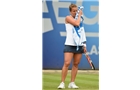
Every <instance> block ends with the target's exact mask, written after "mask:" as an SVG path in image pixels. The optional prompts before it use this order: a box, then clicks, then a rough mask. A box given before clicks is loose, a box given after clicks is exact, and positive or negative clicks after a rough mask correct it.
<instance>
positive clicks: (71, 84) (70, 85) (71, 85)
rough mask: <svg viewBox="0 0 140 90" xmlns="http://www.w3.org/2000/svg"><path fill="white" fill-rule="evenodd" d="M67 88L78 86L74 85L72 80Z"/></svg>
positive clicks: (76, 87)
mask: <svg viewBox="0 0 140 90" xmlns="http://www.w3.org/2000/svg"><path fill="white" fill-rule="evenodd" d="M68 88H74V89H78V88H79V87H78V86H76V85H75V83H74V82H71V83H69V86H68Z"/></svg>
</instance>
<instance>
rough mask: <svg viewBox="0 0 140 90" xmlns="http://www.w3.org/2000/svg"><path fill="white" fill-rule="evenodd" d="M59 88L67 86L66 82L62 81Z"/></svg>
mask: <svg viewBox="0 0 140 90" xmlns="http://www.w3.org/2000/svg"><path fill="white" fill-rule="evenodd" d="M57 88H58V89H63V88H65V83H64V82H61V83H60V85H59V86H58V87H57Z"/></svg>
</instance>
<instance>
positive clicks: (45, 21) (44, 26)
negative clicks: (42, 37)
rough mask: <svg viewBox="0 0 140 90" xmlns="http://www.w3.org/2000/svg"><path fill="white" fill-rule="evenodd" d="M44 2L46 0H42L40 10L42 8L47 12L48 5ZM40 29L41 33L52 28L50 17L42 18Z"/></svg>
mask: <svg viewBox="0 0 140 90" xmlns="http://www.w3.org/2000/svg"><path fill="white" fill-rule="evenodd" d="M46 3H47V2H42V10H43V12H46V13H47V12H48V6H47V4H46ZM46 25H47V26H46ZM42 30H43V33H44V32H48V31H52V30H53V26H52V21H51V19H50V18H42Z"/></svg>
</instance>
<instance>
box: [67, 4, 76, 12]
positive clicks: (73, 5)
mask: <svg viewBox="0 0 140 90" xmlns="http://www.w3.org/2000/svg"><path fill="white" fill-rule="evenodd" d="M73 7H77V6H76V5H75V4H73V3H72V4H71V5H70V6H69V11H71V10H72V8H73Z"/></svg>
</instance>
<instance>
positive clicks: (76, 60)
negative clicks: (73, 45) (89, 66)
mask: <svg viewBox="0 0 140 90" xmlns="http://www.w3.org/2000/svg"><path fill="white" fill-rule="evenodd" d="M81 57H82V54H74V61H73V66H72V72H71V82H74V81H75V77H76V75H77V71H78V64H79V63H80V60H81Z"/></svg>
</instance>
